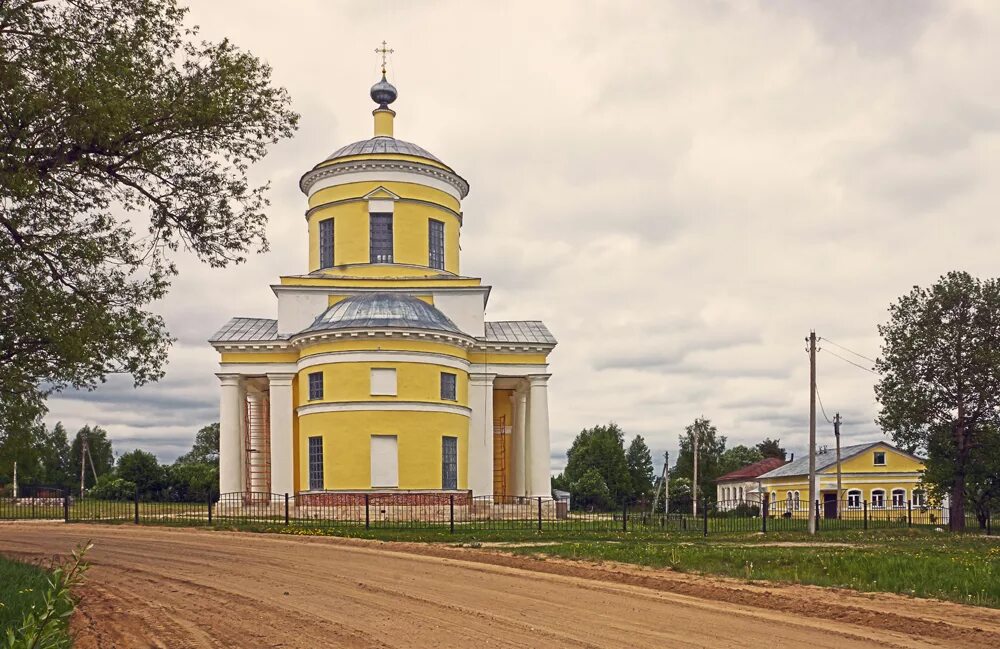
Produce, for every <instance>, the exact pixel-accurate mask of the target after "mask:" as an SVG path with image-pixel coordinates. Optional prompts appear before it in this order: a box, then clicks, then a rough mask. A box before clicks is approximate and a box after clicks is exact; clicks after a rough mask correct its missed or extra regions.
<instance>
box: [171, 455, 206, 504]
mask: <svg viewBox="0 0 1000 649" xmlns="http://www.w3.org/2000/svg"><path fill="white" fill-rule="evenodd" d="M166 480H167V489H168V491H169V498H170V499H171V500H176V501H182V502H204V501H205V500H207V499H208V497H209V496H211V495H212V494H214V493H215V492H217V491H218V489H219V467H218V466H216V465H213V464H206V463H203V462H199V463H193V462H188V463H182V462H180V461H178V462H177V463H175V464H173V465H172V466H169V467H166Z"/></svg>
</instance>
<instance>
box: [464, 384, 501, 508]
mask: <svg viewBox="0 0 1000 649" xmlns="http://www.w3.org/2000/svg"><path fill="white" fill-rule="evenodd" d="M494 378H496V375H495V374H470V375H469V408H471V409H472V414H471V416H470V417H469V462H468V466H469V489H472V495H473V496H492V495H493V379H494Z"/></svg>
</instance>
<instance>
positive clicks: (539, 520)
mask: <svg viewBox="0 0 1000 649" xmlns="http://www.w3.org/2000/svg"><path fill="white" fill-rule="evenodd" d="M538 531H539V532H541V531H542V497H541V496H539V497H538Z"/></svg>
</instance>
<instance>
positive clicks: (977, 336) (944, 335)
mask: <svg viewBox="0 0 1000 649" xmlns="http://www.w3.org/2000/svg"><path fill="white" fill-rule="evenodd" d="M889 313H890V319H889V322H887V323H886V324H884V325H881V326H880V327H879V333H880V334H881V335H882V339H883V343H882V353H881V355H880V357H879V358H878V362H877V363H876V368H877V370H878V372H879V375H880V378H879V381H878V384H877V385H876V386H875V394H876V396H877V398H878V401H879V404H880V406H881V409H880V411H879V415H878V423H879V424H880V425H881V426H882V428H883V429H884V430H885V431H887V432H888V433H890V434H891V435H892V438H893V440H894V441H895V442H896V443H897V444H900V445H901V446H903V447H904V448H906V449H908V450H910V451H920V452H924V453H926V454H928V457H929V463H930V465H931V467H933V468H934V470H933V471H929V472H928V473H927V475H926V476H925V478H926V479H927V480H928V481H930V480H933V481H934V482H935V484H936V487H937V490H938V491H940V492H944V493H948V494H949V496H950V499H949V500H950V512H949V513H950V522H949V525H950V527H951V528H952V529H953V530H961V529H964V526H965V510H966V498H967V496H968V491H967V488H968V486H969V485H968V479H969V476H970V474H972V473H974V472H976V471H977V470H978V468H977V466H976V463H977V461H979V460H978V459H977V458H979V457H980V451H981V449H982V447H983V444H984V443H985V439H984V436H985V435H986V434H987V433H988V431H990V430H991V429H992V428H994V427H995V426H997V424H998V423H1000V281H998V280H996V279H990V280H985V281H981V280H979V279H976V278H974V277H972V276H971V275H969V274H968V273H965V272H957V271H956V272H950V273H948V274H947V275H945V276H943V277H941V278H940V279H939V280H938V282H937V283H936V284H934V285H933V286H931V287H930V288H922V287H919V286H916V287H914V288H913V290H912V291H910V292H909V293H908V294H906V295H904V296H903V297H901V298H900V299H899V300H898V301H897V302H896V303H895V304H893V305H891V306H890V307H889Z"/></svg>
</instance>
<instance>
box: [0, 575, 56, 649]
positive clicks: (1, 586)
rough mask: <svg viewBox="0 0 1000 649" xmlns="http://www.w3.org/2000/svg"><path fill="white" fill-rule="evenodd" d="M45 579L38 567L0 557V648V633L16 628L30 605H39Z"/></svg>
mask: <svg viewBox="0 0 1000 649" xmlns="http://www.w3.org/2000/svg"><path fill="white" fill-rule="evenodd" d="M46 577H48V573H47V572H45V570H44V569H42V568H41V567H40V566H36V565H34V564H28V563H21V562H20V561H14V560H12V559H7V558H4V556H3V555H0V630H2V631H0V647H2V646H3V643H2V639H3V638H2V633H6V629H8V628H16V627H15V625H16V624H19V623H20V622H21V619H22V618H23V617H24V615H25V613H27V612H28V610H29V609H30V608H31V606H32V605H36V604H41V600H42V593H43V592H45V580H46Z"/></svg>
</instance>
